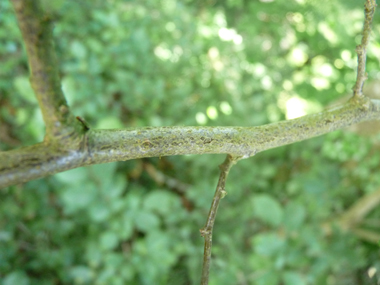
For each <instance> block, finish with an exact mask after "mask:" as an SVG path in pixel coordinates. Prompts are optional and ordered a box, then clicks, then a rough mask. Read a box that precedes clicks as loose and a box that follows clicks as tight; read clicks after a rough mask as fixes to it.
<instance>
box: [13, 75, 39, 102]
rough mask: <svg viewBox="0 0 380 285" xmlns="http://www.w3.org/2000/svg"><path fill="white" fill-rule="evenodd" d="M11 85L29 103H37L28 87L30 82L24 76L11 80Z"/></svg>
mask: <svg viewBox="0 0 380 285" xmlns="http://www.w3.org/2000/svg"><path fill="white" fill-rule="evenodd" d="M13 85H14V86H15V87H16V90H17V91H18V92H19V93H20V95H21V96H22V97H23V98H24V99H25V100H27V101H28V102H30V103H37V100H36V98H35V96H34V92H33V89H32V87H31V86H30V82H29V79H28V77H26V76H18V77H16V78H15V79H14V80H13Z"/></svg>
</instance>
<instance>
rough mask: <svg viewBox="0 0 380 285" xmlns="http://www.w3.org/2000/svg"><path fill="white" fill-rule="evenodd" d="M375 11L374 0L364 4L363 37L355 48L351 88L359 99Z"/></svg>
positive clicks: (364, 77)
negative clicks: (354, 65) (355, 68)
mask: <svg viewBox="0 0 380 285" xmlns="http://www.w3.org/2000/svg"><path fill="white" fill-rule="evenodd" d="M375 9H376V0H366V3H365V9H364V10H365V20H364V25H363V37H362V41H361V44H360V45H358V46H357V47H356V52H357V54H358V70H357V78H356V83H355V86H354V88H353V91H354V97H355V98H357V99H358V98H361V97H363V96H364V95H363V85H364V82H365V81H366V79H367V75H366V72H365V68H366V58H367V47H368V43H369V39H370V34H371V25H372V20H373V15H374V14H375Z"/></svg>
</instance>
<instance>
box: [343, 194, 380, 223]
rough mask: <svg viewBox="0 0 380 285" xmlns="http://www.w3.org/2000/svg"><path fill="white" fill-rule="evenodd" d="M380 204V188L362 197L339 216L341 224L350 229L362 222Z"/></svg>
mask: <svg viewBox="0 0 380 285" xmlns="http://www.w3.org/2000/svg"><path fill="white" fill-rule="evenodd" d="M379 204H380V189H378V190H376V191H374V192H372V193H369V194H367V195H365V196H364V197H361V198H360V199H359V200H357V201H356V202H355V203H354V204H353V205H352V206H351V207H350V208H349V209H348V210H347V211H345V212H344V213H343V214H342V215H341V216H340V218H339V224H340V225H341V227H342V228H344V229H350V228H354V227H356V226H357V225H358V224H360V223H361V222H362V221H363V219H364V218H365V216H366V215H367V214H368V213H369V212H371V211H372V210H373V209H374V208H376V207H378V206H379Z"/></svg>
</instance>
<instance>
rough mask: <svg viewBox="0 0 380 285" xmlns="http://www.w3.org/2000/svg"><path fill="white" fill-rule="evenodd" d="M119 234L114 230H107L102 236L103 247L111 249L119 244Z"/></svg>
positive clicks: (101, 244) (101, 243)
mask: <svg viewBox="0 0 380 285" xmlns="http://www.w3.org/2000/svg"><path fill="white" fill-rule="evenodd" d="M118 242H119V238H118V236H117V235H116V234H115V233H113V232H105V233H103V234H102V235H101V236H100V246H101V248H102V249H105V250H110V249H113V248H115V247H116V246H117V244H118Z"/></svg>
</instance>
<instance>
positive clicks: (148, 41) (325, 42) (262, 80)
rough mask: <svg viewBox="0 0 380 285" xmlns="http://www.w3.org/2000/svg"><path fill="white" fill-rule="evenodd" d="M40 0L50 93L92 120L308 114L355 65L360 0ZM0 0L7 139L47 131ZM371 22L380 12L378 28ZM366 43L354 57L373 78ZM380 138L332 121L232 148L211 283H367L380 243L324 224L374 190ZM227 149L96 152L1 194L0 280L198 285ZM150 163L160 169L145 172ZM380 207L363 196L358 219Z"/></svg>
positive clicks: (259, 118)
mask: <svg viewBox="0 0 380 285" xmlns="http://www.w3.org/2000/svg"><path fill="white" fill-rule="evenodd" d="M53 2H54V3H53ZM214 2H215V1H214ZM43 4H44V5H45V6H46V9H48V10H49V13H51V14H52V15H53V17H54V19H55V29H54V35H55V40H56V42H55V46H56V49H57V53H58V57H59V62H60V70H61V76H62V85H63V86H62V88H63V91H64V92H65V95H66V97H67V100H68V102H69V104H70V106H71V108H72V111H73V113H74V114H75V115H80V116H82V117H84V118H85V119H86V120H87V121H88V122H89V123H90V125H91V126H92V127H93V128H122V127H129V126H133V127H134V126H149V125H153V126H166V125H198V124H199V125H210V126H213V125H235V126H251V125H261V124H265V123H268V122H273V121H278V120H280V119H284V118H290V117H296V116H298V115H302V114H306V113H310V112H317V111H320V110H322V108H323V107H322V106H326V105H327V104H328V103H331V102H332V101H334V100H335V99H337V98H338V97H340V96H341V95H342V94H344V93H346V92H350V90H351V88H352V85H353V81H354V78H355V64H356V59H355V57H354V52H353V50H354V48H355V46H356V44H357V40H358V36H359V35H360V29H361V24H362V18H363V12H362V8H363V7H362V2H361V1H351V0H349V1H328V0H323V1H320V0H307V1H287V2H286V1H285V2H284V1H283V2H281V1H274V2H265V1H216V2H215V3H211V2H207V1H204V2H199V1H176V0H166V1H121V0H113V1H100V0H95V1H87V0H86V1H50V2H49V1H43ZM0 10H1V11H2V15H1V17H0V59H1V68H0V106H1V109H0V135H1V136H0V148H1V149H2V150H3V149H4V150H5V149H12V148H15V147H17V146H20V145H27V144H32V143H34V142H37V141H40V140H42V138H43V129H44V124H43V122H42V119H41V116H40V111H39V109H38V106H37V104H36V100H35V99H34V94H33V92H32V90H31V88H30V85H29V81H28V69H27V65H26V57H25V52H24V51H23V47H22V44H21V38H20V33H19V31H18V29H17V23H16V20H15V17H14V15H13V13H12V9H11V7H10V4H9V2H8V1H0ZM378 30H379V20H378V19H377V18H376V19H375V29H374V33H373V34H374V38H377V37H378ZM371 45H372V47H374V48H370V51H369V58H368V68H367V70H368V72H369V77H370V79H376V78H378V74H379V69H378V59H377V53H376V49H377V48H378V47H377V45H376V44H375V43H371ZM378 145H379V136H378V135H377V136H376V135H375V134H373V135H372V136H371V137H362V136H360V135H358V133H357V132H348V131H341V132H335V133H331V134H328V135H326V136H324V137H322V138H316V139H313V140H309V141H306V142H301V143H298V144H294V145H291V146H287V147H282V148H279V149H273V150H270V151H267V152H265V153H262V154H259V155H257V156H255V157H254V158H251V159H249V160H243V161H240V162H239V163H238V164H237V165H236V166H235V167H234V168H233V169H232V170H231V173H230V176H229V179H228V181H227V186H226V191H227V192H228V193H229V195H228V196H226V198H224V199H223V201H222V204H221V206H220V208H219V213H218V217H217V221H216V226H215V234H214V238H213V240H214V248H213V258H214V260H213V269H212V270H214V271H213V272H212V276H211V281H210V282H211V284H227V283H228V284H265V285H268V284H276V285H277V284H279V283H283V284H327V283H328V282H330V283H331V282H332V283H331V284H338V285H339V284H350V282H351V284H354V283H355V282H356V283H358V282H359V283H360V282H362V284H365V283H363V282H364V280H365V277H364V276H366V272H367V269H369V268H377V273H378V272H379V271H378V270H379V269H378V268H379V267H378V259H379V256H378V254H379V251H378V246H376V247H373V246H372V245H369V244H368V243H366V242H363V241H361V240H359V239H358V238H356V236H354V235H353V234H352V233H350V232H348V233H346V234H344V233H340V232H339V230H338V229H335V228H334V229H333V230H332V232H331V233H329V234H328V233H326V232H325V231H324V230H323V227H322V226H321V225H323V224H325V223H328V222H329V221H331V220H333V219H334V218H335V217H337V216H339V215H340V214H342V213H343V212H344V211H345V210H346V209H347V208H348V207H350V206H351V205H352V204H353V203H354V202H355V201H356V200H357V199H359V197H361V196H362V195H364V194H365V193H370V192H372V191H375V190H376V189H378V187H379V185H380V178H379V175H378V161H379V155H378V153H379V151H378ZM222 161H223V158H222V156H218V155H204V156H183V157H169V158H161V159H154V158H152V159H145V160H137V161H127V162H122V163H112V164H102V165H96V166H90V167H86V168H79V169H75V170H71V171H67V172H63V173H60V174H57V175H55V176H54V177H50V178H46V179H41V180H37V181H31V182H29V183H27V184H25V185H18V186H13V187H11V188H9V189H5V190H3V191H2V192H0V229H1V230H0V278H1V279H3V282H4V284H37V283H38V284H51V283H56V282H59V283H67V284H90V283H91V284H188V283H191V284H193V283H198V282H199V275H200V272H201V271H200V264H201V254H202V247H203V245H202V239H201V238H200V236H199V232H198V229H199V228H201V227H202V226H203V224H204V222H205V218H206V216H207V212H208V207H209V205H210V202H211V199H212V196H213V191H214V189H215V184H216V183H217V176H218V168H217V165H218V164H220V163H221V162H222ZM146 164H149V165H150V166H152V167H153V168H154V169H156V173H161V174H162V175H163V176H162V177H166V178H165V179H169V178H170V179H171V180H165V179H164V180H162V179H161V180H160V179H157V177H155V176H154V174H152V173H150V172H148V171H146ZM156 175H158V174H156ZM162 181H164V182H162ZM165 181H166V182H165ZM168 181H170V183H169V182H168ZM178 185H186V187H182V186H181V187H178ZM184 189H186V190H184ZM379 217H380V213H379V210H378V209H375V210H374V211H373V212H372V213H371V218H372V219H373V220H375V221H376V220H378V219H379ZM347 261H349V262H347ZM377 273H376V274H377ZM376 274H375V275H374V276H378V275H376ZM343 277H344V278H343ZM375 278H376V277H375ZM331 280H333V281H331ZM334 280H335V281H334ZM339 280H343V281H341V282H340V281H339ZM372 280H374V279H372ZM352 282H354V283H352Z"/></svg>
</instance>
